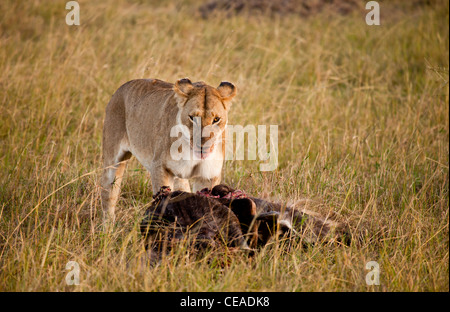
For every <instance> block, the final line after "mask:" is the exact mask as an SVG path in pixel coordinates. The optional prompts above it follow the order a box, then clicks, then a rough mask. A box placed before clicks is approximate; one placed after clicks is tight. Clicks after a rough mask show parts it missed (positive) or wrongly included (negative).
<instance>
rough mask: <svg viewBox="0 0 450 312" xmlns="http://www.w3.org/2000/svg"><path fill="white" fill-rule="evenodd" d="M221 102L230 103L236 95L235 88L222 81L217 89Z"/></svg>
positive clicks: (229, 83)
mask: <svg viewBox="0 0 450 312" xmlns="http://www.w3.org/2000/svg"><path fill="white" fill-rule="evenodd" d="M217 91H219V94H220V96H221V97H222V100H223V101H230V100H231V99H232V98H233V97H234V96H235V95H236V93H237V90H236V87H235V86H234V85H233V84H232V83H231V82H228V81H222V82H221V83H220V85H219V86H218V87H217Z"/></svg>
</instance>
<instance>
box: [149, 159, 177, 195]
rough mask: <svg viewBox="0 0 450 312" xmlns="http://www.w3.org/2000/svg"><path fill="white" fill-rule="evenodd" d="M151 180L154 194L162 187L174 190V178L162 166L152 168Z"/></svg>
mask: <svg viewBox="0 0 450 312" xmlns="http://www.w3.org/2000/svg"><path fill="white" fill-rule="evenodd" d="M149 171H150V179H151V180H152V190H153V194H156V193H158V191H159V190H160V189H161V187H162V186H168V187H170V189H171V190H173V189H174V188H173V180H174V176H173V175H172V174H171V173H170V172H169V171H168V170H166V169H165V168H164V167H162V166H155V167H152V168H150V170H149Z"/></svg>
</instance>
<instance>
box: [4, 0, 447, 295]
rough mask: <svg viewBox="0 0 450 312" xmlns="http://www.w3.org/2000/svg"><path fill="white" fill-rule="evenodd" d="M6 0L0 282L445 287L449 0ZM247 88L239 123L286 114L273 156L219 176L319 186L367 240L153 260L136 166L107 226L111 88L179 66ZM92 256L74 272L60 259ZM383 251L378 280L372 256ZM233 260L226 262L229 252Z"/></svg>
mask: <svg viewBox="0 0 450 312" xmlns="http://www.w3.org/2000/svg"><path fill="white" fill-rule="evenodd" d="M65 3H66V1H12V0H4V1H1V2H0V11H1V12H2V14H1V17H0V73H1V74H0V77H1V78H0V90H1V93H0V101H1V106H0V112H1V122H0V151H1V152H0V164H1V170H0V290H2V291H141V290H142V291H448V290H449V228H448V226H449V148H448V145H449V117H448V113H449V86H448V76H449V75H448V68H449V52H448V47H449V33H448V24H449V5H448V2H447V1H431V4H423V3H419V4H418V2H416V4H408V3H409V2H408V3H406V2H400V1H396V2H381V3H380V4H381V23H382V24H381V26H367V25H366V23H365V14H366V12H367V11H364V10H363V12H360V11H355V12H353V13H352V14H350V15H347V16H341V15H339V14H335V13H333V12H330V11H327V12H322V13H320V14H318V15H315V16H313V17H310V18H300V17H299V16H297V15H295V14H286V15H282V16H281V15H264V14H256V15H250V16H249V14H239V15H233V14H232V15H229V16H226V15H225V14H221V13H217V14H215V15H214V16H212V17H209V18H208V19H202V18H201V17H200V16H199V14H198V7H199V6H200V5H201V4H202V3H204V2H202V1H184V2H181V3H178V2H175V1H172V2H169V1H152V2H149V3H147V2H145V1H131V0H130V1H120V0H117V1H104V2H95V3H94V2H92V1H79V3H80V7H81V25H80V26H71V27H69V26H67V25H66V24H65V15H66V14H67V12H68V11H67V10H65ZM186 76H188V77H190V78H191V79H193V80H195V81H197V80H204V81H206V82H208V83H209V84H211V85H218V84H219V83H220V81H221V80H229V81H232V82H234V83H235V85H236V86H237V87H238V89H239V94H238V96H237V98H236V101H235V102H234V104H233V107H232V110H231V113H230V116H229V120H230V124H240V125H270V124H274V125H278V127H279V128H278V131H279V146H278V147H279V156H278V161H279V166H278V168H277V170H275V171H273V172H260V171H259V170H258V166H259V161H248V160H247V161H245V160H244V161H235V162H233V161H228V162H226V164H225V169H224V181H225V182H226V183H228V184H230V185H232V186H235V187H239V188H242V189H244V190H246V191H248V192H250V193H252V194H261V193H264V194H267V195H269V196H272V197H278V198H286V199H287V198H289V199H295V198H304V197H306V198H315V199H318V200H321V201H323V202H325V203H327V204H328V205H330V206H332V207H333V208H334V209H335V211H337V212H338V213H339V214H340V215H341V216H342V217H343V218H346V219H348V220H349V222H351V223H352V224H353V225H354V227H355V228H356V229H359V230H361V231H362V233H363V240H362V244H360V245H357V244H352V245H351V246H349V247H336V246H315V247H312V248H308V249H302V248H300V247H298V248H293V249H291V250H288V251H286V250H285V249H283V248H282V244H281V243H277V242H275V243H273V244H270V245H269V246H267V247H266V248H265V249H262V250H261V251H259V252H258V253H257V254H256V255H255V257H254V258H253V259H251V260H249V259H248V258H247V257H246V256H244V255H240V254H239V253H229V252H228V251H227V250H222V251H220V252H219V251H218V252H211V253H210V254H208V257H204V258H202V257H200V258H193V257H192V256H190V253H189V250H187V249H186V248H182V247H180V248H179V249H177V250H176V251H175V252H173V253H172V254H169V255H168V256H167V257H166V258H164V259H163V261H162V262H161V263H160V264H159V265H158V266H157V267H155V268H148V267H145V266H142V265H138V264H136V263H140V262H139V261H138V260H139V259H140V258H141V257H142V255H143V254H144V250H143V244H142V240H141V237H140V234H139V231H138V225H139V222H140V219H141V216H142V214H143V208H144V207H145V205H146V204H147V203H148V202H149V201H150V200H151V196H152V192H151V185H150V182H149V178H148V174H147V173H146V171H145V170H144V169H143V167H141V166H140V164H139V163H138V162H137V161H136V160H134V159H133V160H132V161H131V162H130V164H129V166H128V170H127V172H126V176H125V179H124V186H123V191H122V195H121V199H120V202H119V204H118V207H119V221H118V224H117V227H116V229H115V230H114V232H113V233H112V234H110V235H105V234H104V233H103V232H102V231H100V225H101V208H100V204H101V203H100V197H99V194H100V193H99V186H98V185H99V176H100V175H99V174H100V172H101V168H102V164H101V133H102V123H103V117H104V110H105V106H106V104H107V103H108V101H109V99H110V97H111V95H112V93H113V92H114V91H115V90H116V89H117V88H118V87H119V86H120V85H121V84H122V83H124V82H126V81H128V80H131V79H135V78H144V77H145V78H150V77H156V78H160V79H163V80H167V81H172V82H174V81H175V80H176V79H179V78H182V77H186ZM68 261H77V262H78V263H79V265H80V281H81V283H80V285H78V286H68V285H66V282H65V276H66V274H67V273H68V270H66V268H65V267H66V263H67V262H68ZM368 261H377V262H378V263H379V265H380V270H381V275H380V283H381V285H380V286H368V285H366V283H365V275H366V274H367V273H368V270H366V268H365V264H366V263H367V262H368ZM224 262H225V263H226V265H223V264H224Z"/></svg>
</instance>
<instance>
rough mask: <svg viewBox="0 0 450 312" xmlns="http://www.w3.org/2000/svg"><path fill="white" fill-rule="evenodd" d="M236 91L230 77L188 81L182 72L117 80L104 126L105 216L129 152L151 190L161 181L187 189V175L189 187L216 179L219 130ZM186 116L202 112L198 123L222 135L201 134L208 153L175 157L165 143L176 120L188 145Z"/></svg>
mask: <svg viewBox="0 0 450 312" xmlns="http://www.w3.org/2000/svg"><path fill="white" fill-rule="evenodd" d="M235 95H236V88H235V87H234V85H233V84H231V83H229V82H222V83H221V84H220V85H219V87H217V88H214V87H211V86H209V85H207V84H205V83H203V82H196V83H192V82H191V81H190V80H189V79H186V78H185V79H180V80H178V81H177V82H176V83H175V84H172V83H168V82H164V81H161V80H158V79H138V80H132V81H129V82H127V83H125V84H124V85H122V86H121V87H120V88H119V89H118V90H117V91H116V92H115V93H114V95H113V96H112V98H111V100H110V102H109V104H108V106H107V107H106V116H105V122H104V127H103V164H104V167H105V169H104V172H103V176H102V181H101V185H102V207H103V212H104V221H105V222H106V221H114V220H115V206H116V203H117V200H118V198H119V195H120V186H121V182H122V177H123V174H124V171H125V168H126V162H127V160H128V159H129V158H130V157H131V156H132V155H134V156H135V157H136V158H137V159H138V161H139V162H140V163H141V164H142V165H143V166H144V167H145V168H146V169H147V170H148V171H149V172H150V178H151V182H152V188H153V192H154V193H156V192H157V191H158V190H159V189H160V187H161V186H163V185H166V186H170V187H171V188H172V189H173V190H182V191H190V185H189V181H188V179H193V180H194V183H193V188H194V191H196V190H199V189H201V188H203V187H209V188H211V187H213V186H215V185H217V184H218V183H219V182H220V175H221V171H222V165H223V159H224V152H225V149H224V146H225V137H224V134H225V131H224V130H225V127H226V124H227V121H228V110H229V108H230V105H231V103H230V101H231V99H232V98H233V97H234V96H235ZM190 116H191V117H192V116H196V117H201V128H202V129H204V128H205V127H208V126H211V125H212V124H213V123H214V124H215V125H216V126H218V127H219V128H220V130H221V133H222V136H221V138H220V139H219V138H216V137H214V134H211V135H210V136H209V137H204V138H202V139H201V146H202V147H201V148H206V145H207V144H210V145H208V147H209V146H211V154H210V156H208V158H206V159H197V160H195V159H192V158H191V159H190V160H183V159H180V160H174V159H173V158H172V157H171V153H170V148H171V146H172V144H173V143H174V142H175V141H176V140H177V139H178V138H177V137H171V136H170V131H171V129H172V128H173V127H174V126H175V125H177V124H182V125H185V126H187V127H188V129H189V131H190V133H189V135H190V142H189V143H190V147H191V148H192V146H193V142H192V138H193V133H192V131H193V121H192V120H191V119H190ZM216 117H217V118H219V121H218V122H217V118H216ZM215 120H216V122H215ZM186 140H187V139H186ZM208 142H209V143H208ZM211 142H215V143H214V144H211ZM185 152H186V153H192V150H190V149H189V150H187V151H186V150H183V153H185Z"/></svg>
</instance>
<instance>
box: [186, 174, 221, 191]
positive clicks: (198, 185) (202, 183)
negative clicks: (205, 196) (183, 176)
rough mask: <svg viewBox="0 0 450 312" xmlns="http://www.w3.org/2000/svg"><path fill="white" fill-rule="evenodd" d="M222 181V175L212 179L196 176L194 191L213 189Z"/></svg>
mask: <svg viewBox="0 0 450 312" xmlns="http://www.w3.org/2000/svg"><path fill="white" fill-rule="evenodd" d="M219 183H220V176H218V177H214V178H212V179H205V178H195V179H194V183H193V192H194V193H195V192H198V191H200V190H202V189H204V188H209V189H212V188H213V187H214V186H216V185H217V184H219Z"/></svg>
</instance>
